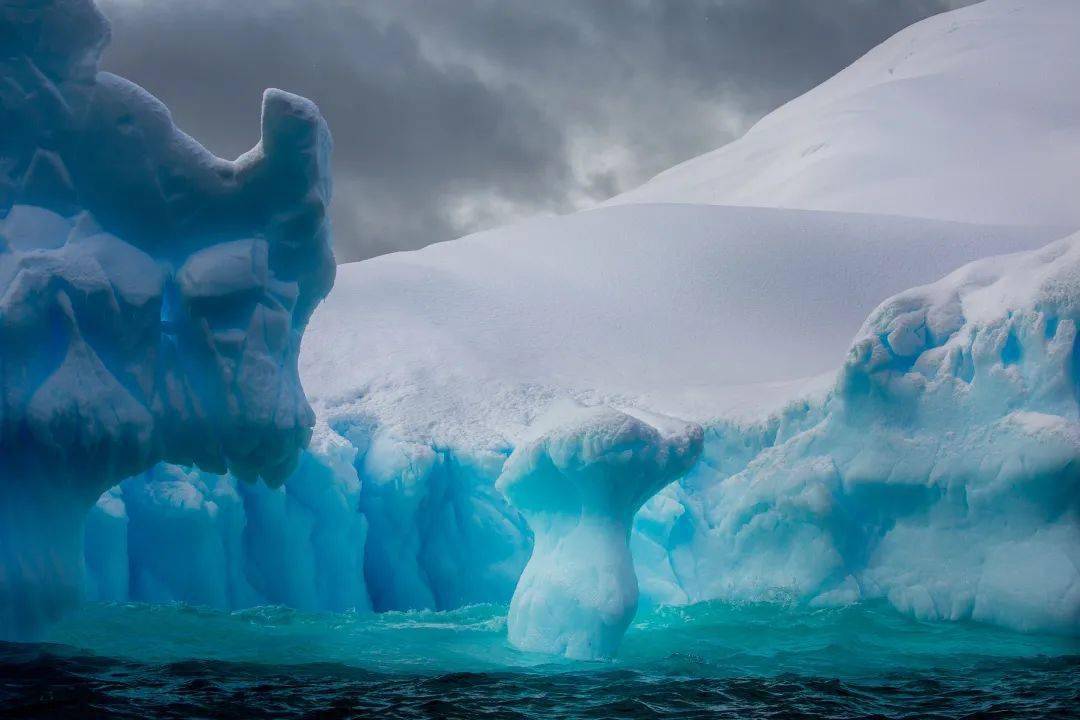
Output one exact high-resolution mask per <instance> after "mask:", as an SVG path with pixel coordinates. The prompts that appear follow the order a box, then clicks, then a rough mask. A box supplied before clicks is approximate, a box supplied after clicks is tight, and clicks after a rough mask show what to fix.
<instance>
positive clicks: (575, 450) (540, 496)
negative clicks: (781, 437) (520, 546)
mask: <svg viewBox="0 0 1080 720" xmlns="http://www.w3.org/2000/svg"><path fill="white" fill-rule="evenodd" d="M530 434H532V435H533V437H532V438H531V439H527V440H526V441H524V442H523V443H522V444H521V445H519V446H518V447H517V448H516V449H515V450H514V452H513V454H512V455H511V456H510V457H509V459H508V460H507V461H506V465H505V466H504V468H503V472H502V474H501V475H500V476H499V479H498V480H497V481H496V487H498V488H499V490H501V491H502V492H503V493H504V494H505V495H506V496H507V498H508V499H509V500H510V503H511V504H512V505H513V506H514V507H516V508H517V509H518V510H520V511H521V512H522V513H523V514H524V516H525V518H526V519H527V520H528V523H529V527H530V528H531V529H532V531H533V534H534V538H535V542H534V545H533V551H532V557H530V558H529V563H528V564H527V565H526V566H525V570H524V571H523V572H522V575H521V579H520V580H518V585H517V588H516V589H515V591H514V597H513V599H512V600H511V601H510V614H509V616H508V618H507V629H508V634H509V637H510V642H511V643H512V644H513V645H514V646H515V647H517V648H519V649H522V650H530V651H536V652H546V653H550V654H556V655H565V656H566V657H569V658H574V659H581V660H596V659H601V658H607V657H611V656H612V655H614V654H615V651H616V650H617V649H618V646H619V641H620V640H621V639H622V636H623V634H624V633H625V632H626V628H627V627H628V626H629V625H630V621H631V619H632V618H633V617H634V613H635V612H636V611H637V604H638V584H637V577H636V576H635V575H634V567H633V560H632V558H631V555H630V546H629V541H630V524H631V522H632V520H633V517H634V513H636V512H637V510H638V508H640V507H641V505H642V504H644V502H645V501H646V500H648V499H649V498H650V497H651V496H652V495H653V494H654V493H656V492H657V491H658V490H660V489H662V488H663V487H664V486H666V485H668V484H669V483H671V482H672V481H673V480H676V479H677V478H679V477H680V476H682V475H683V474H684V473H686V471H687V470H689V469H690V468H691V467H692V466H693V464H694V463H695V462H696V461H697V458H698V455H699V454H700V453H701V444H702V430H701V428H700V427H699V426H697V425H693V424H687V423H678V422H672V421H671V420H670V419H668V418H657V417H655V416H654V417H645V418H642V417H635V416H634V415H632V414H628V413H624V412H620V411H618V410H615V409H614V408H609V407H592V408H586V407H582V406H576V405H570V406H565V405H560V406H556V407H554V408H552V409H551V410H550V411H549V412H548V413H547V414H546V415H545V416H543V417H541V418H540V419H538V420H537V422H536V424H535V425H534V426H533V427H532V428H531V430H530Z"/></svg>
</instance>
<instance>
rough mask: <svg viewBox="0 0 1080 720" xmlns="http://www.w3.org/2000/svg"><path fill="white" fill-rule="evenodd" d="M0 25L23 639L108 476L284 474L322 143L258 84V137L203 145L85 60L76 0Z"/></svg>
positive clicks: (309, 298)
mask: <svg viewBox="0 0 1080 720" xmlns="http://www.w3.org/2000/svg"><path fill="white" fill-rule="evenodd" d="M0 37H2V38H3V39H4V42H5V54H4V57H3V58H2V59H0V68H2V73H3V76H4V79H5V81H4V83H3V84H2V86H0V393H2V394H0V637H20V636H24V635H27V634H32V633H33V632H34V631H35V630H36V629H37V628H38V627H40V625H41V623H42V622H44V621H47V620H48V619H50V618H52V617H55V615H56V614H57V613H58V612H60V611H61V610H62V609H63V608H65V607H68V606H70V605H71V604H72V602H74V600H75V599H76V597H77V596H78V591H79V588H80V586H81V569H82V563H83V558H82V547H81V544H82V537H83V516H84V515H85V513H86V511H87V510H88V509H89V508H90V506H91V505H92V504H93V503H94V501H95V500H96V499H97V498H98V496H99V495H101V493H102V491H104V490H105V489H106V488H108V487H109V486H111V485H113V484H115V483H116V482H118V481H120V480H121V479H123V478H125V477H127V476H131V475H135V474H138V473H140V472H142V471H143V470H145V469H147V468H149V467H150V466H152V465H153V464H154V463H156V462H158V461H159V460H167V461H171V462H174V463H182V464H188V465H190V464H197V465H198V466H200V467H201V468H203V469H204V470H208V471H213V472H225V471H226V470H229V471H230V472H232V473H233V474H234V475H235V476H237V477H240V478H244V479H255V478H257V477H259V476H261V477H263V478H264V479H266V480H267V482H269V483H271V484H277V483H280V482H281V481H283V480H284V479H285V478H286V477H287V476H288V475H289V473H290V472H291V471H292V469H293V468H294V467H295V465H296V460H297V456H298V452H299V450H300V449H301V448H302V447H303V446H304V445H305V444H306V443H307V441H308V439H309V438H310V435H311V427H312V426H313V424H314V414H313V412H312V410H311V408H310V407H309V406H308V403H307V400H306V398H305V396H304V392H303V389H302V387H301V385H300V380H299V376H298V374H297V368H296V366H297V356H298V353H299V347H300V338H301V335H302V333H303V330H304V327H305V325H306V324H307V321H308V318H309V317H310V315H311V312H312V311H313V310H314V308H315V305H316V304H317V303H318V302H319V301H320V300H321V298H323V297H324V296H325V295H326V294H327V292H328V291H329V288H330V286H331V284H332V282H333V277H334V264H333V257H332V253H331V250H330V245H329V234H328V233H329V231H328V227H327V225H326V222H325V213H326V206H327V203H328V202H329V199H330V180H329V177H330V175H329V156H330V136H329V133H328V131H327V128H326V124H325V122H324V121H323V119H322V117H321V116H320V114H319V112H318V110H317V108H315V106H314V105H313V104H312V103H310V102H308V101H307V100H304V99H303V98H299V97H297V96H295V95H290V94H288V93H285V92H282V91H279V90H268V91H267V92H266V94H265V96H264V98H263V112H262V139H261V141H260V142H259V144H258V145H257V146H256V147H255V148H254V149H252V150H251V151H250V152H248V153H246V154H245V155H243V156H242V157H240V158H239V159H237V160H236V161H226V160H222V159H220V158H217V157H214V156H213V155H212V154H210V153H209V152H207V151H206V150H205V149H203V148H202V147H201V146H200V145H198V144H197V143H196V142H195V141H194V140H192V139H191V138H189V137H187V136H186V135H184V134H183V133H182V132H180V131H179V130H178V129H177V128H176V127H175V126H174V125H173V123H172V120H171V118H170V116H169V113H168V110H167V109H166V108H165V107H164V106H163V105H162V104H161V103H160V102H158V101H157V100H156V99H155V98H153V97H151V96H150V95H149V94H147V93H146V92H145V91H143V90H142V89H141V88H139V87H137V86H135V85H133V84H131V83H129V82H127V81H125V80H123V79H121V78H118V77H115V76H112V75H108V74H105V73H100V74H99V73H98V72H97V59H98V56H99V54H100V52H101V50H102V48H103V47H104V45H105V44H106V42H107V40H108V25H107V23H106V22H105V20H104V19H103V18H102V17H101V15H100V14H99V13H98V12H97V10H96V9H95V8H94V6H93V4H92V3H91V2H90V1H89V0H51V1H43V2H34V3H29V4H25V3H20V4H17V5H15V6H12V5H11V4H10V3H9V4H5V5H4V7H3V8H0ZM8 43H10V45H8ZM8 47H10V48H11V52H8V51H7V48H8Z"/></svg>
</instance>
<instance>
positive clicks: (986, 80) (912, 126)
mask: <svg viewBox="0 0 1080 720" xmlns="http://www.w3.org/2000/svg"><path fill="white" fill-rule="evenodd" d="M1078 36H1080V12H1077V8H1076V2H1075V0H1038V2H1030V1H1029V0H986V1H985V2H980V3H977V4H975V5H971V6H969V7H966V8H962V9H960V10H956V11H953V12H949V13H944V14H941V15H937V16H935V17H931V18H927V19H926V20H923V21H922V22H919V23H916V24H915V25H912V26H911V27H909V28H907V29H905V30H902V31H901V32H899V33H897V34H896V35H895V36H893V37H892V38H890V39H889V40H887V41H885V42H884V43H882V44H881V45H879V46H878V47H876V48H874V49H873V50H871V51H870V52H868V53H867V54H866V55H865V56H863V57H862V58H861V59H859V60H858V61H856V62H855V63H854V64H852V65H851V66H850V67H848V68H846V69H845V70H843V71H841V72H840V73H838V74H837V75H836V76H835V77H833V78H832V79H830V80H828V81H827V82H825V83H823V84H821V85H820V86H818V87H816V88H814V89H813V90H811V91H810V92H808V93H806V94H805V95H803V96H801V97H799V98H797V99H795V100H792V101H791V102H789V103H787V104H786V105H784V106H783V107H781V108H779V109H778V110H776V111H774V112H773V113H771V114H769V115H767V116H766V117H765V118H763V119H762V120H761V121H760V122H758V123H757V124H756V125H755V126H754V127H752V128H751V129H750V130H749V131H748V132H747V133H746V135H745V136H744V137H742V138H740V139H739V140H737V141H735V142H733V143H730V144H728V145H725V146H724V147H722V148H720V149H718V150H715V151H713V152H711V153H707V154H705V155H702V156H700V157H697V158H694V159H693V160H689V161H687V162H685V163H683V164H681V165H678V166H676V167H674V168H672V169H670V170H667V171H666V172H663V173H661V174H660V175H658V176H656V177H655V178H654V179H652V180H651V181H649V182H647V183H645V184H644V185H642V186H641V187H639V188H637V189H634V190H631V191H630V192H628V193H625V194H623V195H621V196H619V197H617V198H615V199H613V200H612V201H610V202H611V203H617V204H623V203H639V202H643V203H657V202H680V203H714V204H719V205H753V206H760V207H784V208H804V209H808V210H838V211H850V212H868V213H886V214H892V215H907V216H912V217H927V218H939V219H943V220H959V221H963V222H973V223H1003V224H1017V225H1033V224H1035V225H1061V226H1064V227H1068V228H1070V229H1076V228H1080V203H1077V202H1076V192H1075V188H1076V187H1077V186H1078V185H1080V124H1078V123H1077V122H1076V118H1077V117H1080V93H1076V92H1074V91H1071V90H1069V88H1075V87H1080V63H1078V62H1077V61H1076V38H1077V37H1078Z"/></svg>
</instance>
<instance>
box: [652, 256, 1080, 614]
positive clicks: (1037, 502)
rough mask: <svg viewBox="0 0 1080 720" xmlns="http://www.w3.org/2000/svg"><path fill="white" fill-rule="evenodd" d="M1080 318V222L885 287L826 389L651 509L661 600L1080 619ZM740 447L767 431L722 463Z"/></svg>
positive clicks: (730, 434) (730, 440) (723, 430)
mask: <svg viewBox="0 0 1080 720" xmlns="http://www.w3.org/2000/svg"><path fill="white" fill-rule="evenodd" d="M1078 327H1080V235H1073V236H1072V237H1070V238H1067V239H1064V240H1061V241H1058V242H1056V243H1052V244H1050V245H1048V246H1047V247H1045V248H1043V249H1040V250H1036V251H1030V252H1026V253H1020V254H1016V255H1008V256H1002V257H996V258H990V259H986V260H982V261H978V262H975V263H972V264H970V265H967V266H965V267H963V268H961V269H959V270H957V271H956V272H954V273H952V274H950V275H949V276H947V277H945V278H944V279H942V280H940V281H939V282H936V283H933V284H931V285H927V286H924V287H919V288H915V289H912V290H909V291H906V292H903V293H900V294H899V295H897V296H895V297H893V298H892V299H890V300H888V301H886V302H885V303H883V304H882V305H881V306H880V307H879V308H878V309H877V310H875V311H874V313H872V314H871V316H870V318H869V319H868V320H867V322H866V324H865V325H864V326H863V328H862V330H861V331H860V332H859V334H858V336H857V338H856V340H855V342H854V344H853V346H852V349H851V351H850V353H849V356H848V359H847V361H846V362H845V364H844V366H843V368H842V369H841V371H840V374H839V376H838V379H837V382H836V385H835V387H834V388H833V389H832V390H831V391H830V392H829V393H828V395H827V396H826V397H825V398H824V399H823V400H822V401H820V402H817V403H813V402H812V403H805V404H795V405H792V406H790V407H789V408H788V409H787V410H786V411H785V412H784V413H781V415H780V416H779V418H777V419H776V420H775V421H774V422H773V423H772V424H771V426H770V424H769V423H767V424H766V425H765V426H764V427H762V428H755V427H753V426H749V427H742V428H739V427H734V426H730V425H728V426H723V427H717V428H716V429H715V435H712V436H710V437H709V438H708V439H707V449H706V453H705V458H704V460H703V461H702V463H701V464H699V466H698V467H697V468H695V470H694V471H693V472H691V473H690V475H688V476H687V478H686V479H685V480H684V481H683V482H682V483H681V484H680V485H679V486H676V487H674V488H672V489H671V492H670V494H669V495H668V497H666V498H663V499H662V500H658V501H656V502H655V506H654V507H653V508H651V509H650V508H647V509H646V511H645V513H644V516H643V517H642V518H641V521H640V522H639V529H640V530H641V537H640V538H639V541H640V542H641V544H642V546H643V547H642V548H641V549H639V551H638V552H637V554H638V556H639V557H641V556H646V555H647V554H648V550H649V549H650V548H652V549H653V551H654V555H653V557H654V558H656V559H654V563H653V567H654V568H660V569H661V570H662V572H660V573H658V574H656V575H654V576H653V577H652V581H653V584H652V585H651V589H652V590H653V591H654V593H655V594H654V597H655V598H656V599H658V600H675V601H681V602H687V601H695V600H702V599H706V598H729V599H738V600H745V599H764V598H768V597H769V596H770V595H772V594H774V593H775V592H776V591H777V590H780V591H783V592H784V593H785V594H786V595H787V596H788V597H789V598H793V599H796V600H799V601H805V602H809V603H811V604H815V605H830V604H843V603H849V602H855V601H858V600H863V599H872V598H885V599H887V600H888V601H889V602H890V603H891V604H892V605H893V606H895V607H896V608H897V609H899V610H902V611H905V612H910V613H912V614H914V615H916V616H918V617H921V618H927V619H952V620H957V619H969V618H973V619H976V620H981V621H986V622H992V623H995V624H999V625H1005V626H1007V627H1012V628H1016V629H1021V630H1040V631H1052V632H1064V633H1069V634H1077V633H1078V632H1080V573H1078V571H1077V568H1078V567H1080V407H1078V399H1080V339H1078V334H1077V328H1078ZM710 441H711V442H710ZM738 444H745V445H747V446H754V445H755V444H756V445H757V447H755V450H754V452H752V453H749V454H748V455H749V457H750V460H749V462H745V463H744V467H742V468H741V469H740V468H738V467H737V466H736V467H735V468H725V467H723V466H722V463H723V461H724V460H726V459H728V458H729V457H730V454H729V449H730V447H731V446H732V445H738ZM710 448H711V449H710ZM710 456H711V457H710ZM713 460H715V461H717V464H715V465H714V464H713V462H712V461H713ZM733 470H734V471H733ZM657 548H662V551H660V552H658V553H657V552H655V550H656V549H657Z"/></svg>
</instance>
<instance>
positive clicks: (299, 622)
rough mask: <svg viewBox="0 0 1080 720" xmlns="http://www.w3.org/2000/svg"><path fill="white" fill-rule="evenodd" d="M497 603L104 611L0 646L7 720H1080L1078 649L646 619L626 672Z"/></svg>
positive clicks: (710, 606)
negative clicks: (515, 620)
mask: <svg viewBox="0 0 1080 720" xmlns="http://www.w3.org/2000/svg"><path fill="white" fill-rule="evenodd" d="M505 613H506V609H505V608H504V607H495V606H475V607H469V608H464V609H461V610H456V611H452V612H407V613H384V614H381V615H372V614H361V613H356V614H351V613H346V614H321V613H303V612H298V611H294V610H289V609H285V608H276V607H274V608H257V609H252V610H245V611H240V612H231V613H230V612H223V611H217V610H209V609H205V608H198V607H191V606H185V605H157V606H155V605H141V604H96V605H88V606H86V607H84V608H83V609H82V610H81V611H80V612H79V613H78V614H77V615H75V616H72V617H71V618H69V619H68V620H66V621H65V622H64V623H63V624H62V625H59V626H57V627H56V628H55V629H54V630H53V631H52V633H51V635H50V637H49V638H48V641H47V642H44V643H39V644H32V645H28V644H0V715H2V716H4V717H63V718H70V717H110V718H117V717H118V718H125V717H129V718H147V717H162V718H174V717H175V718H181V717H183V718H187V717H206V718H219V717H220V718H287V717H312V718H335V717H380V718H428V717H431V718H443V717H445V718H470V719H472V718H579V717H580V718H653V717H664V718H727V717H730V718H745V717H762V718H772V717H776V718H781V717H784V718H786V717H829V718H849V717H876V718H975V717H1000V718H1014V717H1020V718H1073V717H1080V645H1078V641H1077V640H1076V639H1074V638H1067V637H1055V636H1041V635H1025V634H1021V633H1014V632H1010V631H1007V630H1002V629H999V628H994V627H990V626H986V625H980V624H977V623H928V622H920V621H918V620H915V619H912V618H910V617H906V616H903V615H900V614H898V613H896V612H895V611H893V610H891V609H890V608H888V607H887V606H884V605H873V604H870V605H856V606H851V607H845V608H836V609H821V610H812V609H807V608H802V607H797V606H793V605H791V604H788V603H784V602H776V603H763V604H751V605H731V604H724V603H704V604H700V605H695V606H690V607H682V608H659V609H653V610H648V611H642V612H641V613H639V616H638V617H637V618H636V620H635V623H634V625H633V626H632V627H631V629H630V631H629V632H628V634H627V637H626V640H625V642H624V644H623V647H622V650H621V652H620V654H619V657H618V659H617V660H615V661H612V662H603V663H596V662H593V663H581V662H572V661H566V660H560V661H552V660H551V658H548V657H544V656H538V655H531V654H527V653H521V652H518V651H516V650H514V649H513V648H511V647H510V646H509V645H507V643H506V637H505V624H506V620H505Z"/></svg>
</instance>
